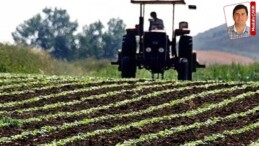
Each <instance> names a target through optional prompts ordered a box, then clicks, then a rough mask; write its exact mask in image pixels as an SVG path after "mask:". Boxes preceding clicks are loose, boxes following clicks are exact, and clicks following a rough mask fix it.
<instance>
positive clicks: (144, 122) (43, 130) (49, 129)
mask: <svg viewBox="0 0 259 146" xmlns="http://www.w3.org/2000/svg"><path fill="white" fill-rule="evenodd" d="M203 86H211V85H203ZM185 88H187V89H191V88H190V87H185ZM241 88H242V87H241ZM243 88H245V87H243ZM187 89H185V90H187ZM233 89H239V88H233ZM233 89H232V90H233ZM173 90H177V89H173ZM178 90H180V89H178ZM181 90H183V89H181ZM165 91H166V90H165ZM165 91H164V92H165ZM223 91H227V90H226V89H221V92H223ZM167 92H168V91H167ZM216 92H220V90H216V91H214V92H213V91H207V93H206V92H204V93H203V94H200V95H201V96H203V95H204V96H205V95H209V94H214V93H216ZM255 93H256V92H248V93H246V94H242V95H240V96H237V99H235V98H231V99H226V100H224V101H223V102H221V103H219V104H211V105H210V106H208V107H202V108H198V109H196V110H192V111H188V112H186V113H183V114H173V115H170V116H163V117H155V118H151V119H146V120H142V121H139V122H134V123H130V124H127V125H120V126H117V127H114V128H111V129H103V130H101V133H103V132H107V131H108V133H109V131H114V130H115V131H118V130H126V129H129V128H131V127H132V126H133V127H138V126H145V125H147V124H150V123H155V122H160V121H162V120H170V119H172V118H177V117H181V116H195V115H197V114H200V113H203V112H206V111H208V110H212V109H215V108H219V107H220V106H221V107H222V106H226V105H227V104H229V103H231V102H235V101H237V100H240V99H242V98H245V97H246V96H249V95H253V94H255ZM161 94H163V92H160V94H158V93H156V94H153V93H152V94H150V95H147V96H146V97H145V98H147V97H148V98H149V97H150V96H154V97H158V96H159V95H161ZM195 96H197V95H192V96H188V97H184V98H181V99H180V100H176V101H171V102H170V104H171V106H173V105H175V104H179V103H181V102H185V101H186V100H189V99H192V98H194V97H195ZM142 98H144V97H142ZM134 100H135V98H134V99H133V101H134ZM135 101H140V100H135ZM130 102H131V101H130ZM130 102H128V101H127V102H120V103H119V104H118V105H119V106H120V105H121V104H127V103H130ZM113 106H116V104H115V105H113ZM158 107H159V106H158ZM162 107H163V106H162ZM155 108H156V107H152V108H149V110H151V111H152V110H154V109H155ZM159 108H161V106H160V107H159ZM145 112H147V110H146V111H144V112H143V113H145ZM80 113H81V112H80ZM143 113H141V111H140V112H139V114H143ZM134 114H136V113H134ZM134 114H132V113H130V114H125V115H120V116H119V115H107V116H102V117H97V118H93V119H84V120H82V121H79V122H74V123H64V124H63V125H61V126H45V127H42V128H41V129H39V130H33V131H25V132H23V133H21V134H18V135H14V136H11V137H3V138H1V141H2V142H8V141H9V140H15V139H22V138H24V137H26V136H28V135H38V134H45V133H46V132H52V131H55V130H58V129H59V130H60V129H64V128H71V127H73V126H78V125H79V124H88V123H89V122H90V123H91V122H98V121H100V120H106V119H107V118H122V117H125V116H126V115H127V116H132V115H134ZM98 119H99V120H98ZM98 131H100V130H96V131H94V132H90V134H89V133H86V134H80V136H81V137H82V138H85V136H87V137H88V136H89V135H90V136H93V134H94V135H96V134H100V133H98ZM71 139H72V140H73V139H74V137H72V138H68V140H69V141H70V140H71ZM65 141H66V140H65Z"/></svg>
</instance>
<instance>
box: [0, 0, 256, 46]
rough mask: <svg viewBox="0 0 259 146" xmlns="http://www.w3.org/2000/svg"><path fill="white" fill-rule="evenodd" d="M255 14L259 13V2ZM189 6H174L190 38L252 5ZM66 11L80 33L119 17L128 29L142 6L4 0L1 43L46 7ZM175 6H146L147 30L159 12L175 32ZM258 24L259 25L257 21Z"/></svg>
mask: <svg viewBox="0 0 259 146" xmlns="http://www.w3.org/2000/svg"><path fill="white" fill-rule="evenodd" d="M254 1H256V2H258V3H257V6H256V11H257V12H259V7H258V5H259V1H258V0H254ZM185 2H186V3H187V4H192V5H196V6H197V9H196V10H188V7H187V5H177V6H176V7H175V27H177V26H178V23H179V22H180V21H187V22H189V28H190V30H191V35H196V34H198V33H201V32H204V31H206V30H208V29H211V28H213V27H216V26H218V25H221V24H223V23H226V18H225V12H224V7H226V6H229V5H233V4H237V3H244V2H249V0H185ZM45 7H48V8H55V7H57V8H62V9H66V10H67V12H68V14H69V15H70V17H71V21H77V22H78V23H79V27H78V32H80V31H81V30H82V27H83V26H84V25H88V24H91V23H94V22H96V21H98V20H100V21H101V22H102V23H103V24H105V25H106V24H107V22H108V20H109V19H110V18H120V19H122V20H123V21H124V23H125V24H126V26H127V28H132V27H134V26H135V24H137V23H138V17H139V13H140V12H139V8H140V7H139V5H138V4H132V3H131V2H130V0H3V1H1V5H0V18H1V23H0V42H2V43H13V39H12V36H11V33H12V32H14V31H15V29H16V27H17V26H18V25H20V24H22V23H23V22H24V21H25V20H28V19H30V18H32V17H33V16H35V15H36V14H38V13H41V12H42V10H43V9H44V8H45ZM172 8H173V6H172V5H146V7H145V22H146V23H145V29H147V27H148V19H149V18H150V16H149V13H150V12H151V11H156V12H157V15H158V17H159V18H161V19H163V20H164V24H165V29H166V31H167V32H168V34H170V33H171V32H172V13H173V9H172ZM258 23H259V22H258Z"/></svg>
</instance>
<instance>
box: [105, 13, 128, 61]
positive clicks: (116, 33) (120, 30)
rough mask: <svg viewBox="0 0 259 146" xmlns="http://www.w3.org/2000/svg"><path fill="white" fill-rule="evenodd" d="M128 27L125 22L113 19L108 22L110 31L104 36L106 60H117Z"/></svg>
mask: <svg viewBox="0 0 259 146" xmlns="http://www.w3.org/2000/svg"><path fill="white" fill-rule="evenodd" d="M125 27H126V25H125V24H124V23H123V20H121V19H119V18H117V19H115V18H112V19H110V20H109V22H108V31H107V32H105V33H104V35H103V42H104V54H103V57H104V58H115V57H116V54H117V50H118V49H119V48H120V47H121V42H122V37H123V35H124V34H125Z"/></svg>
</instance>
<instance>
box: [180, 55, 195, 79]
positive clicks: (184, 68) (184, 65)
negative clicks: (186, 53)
mask: <svg viewBox="0 0 259 146" xmlns="http://www.w3.org/2000/svg"><path fill="white" fill-rule="evenodd" d="M189 65H190V64H189V61H188V59H186V58H180V60H179V63H178V67H177V72H178V80H192V71H191V70H190V67H189Z"/></svg>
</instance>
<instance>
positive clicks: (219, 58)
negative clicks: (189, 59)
mask: <svg viewBox="0 0 259 146" xmlns="http://www.w3.org/2000/svg"><path fill="white" fill-rule="evenodd" d="M196 52H197V57H198V60H199V62H200V63H202V64H206V65H213V64H222V65H230V64H233V63H235V64H243V65H249V64H252V63H254V62H255V61H254V60H253V59H250V58H248V57H245V56H241V55H235V54H231V53H227V52H222V51H215V50H209V51H196Z"/></svg>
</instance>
